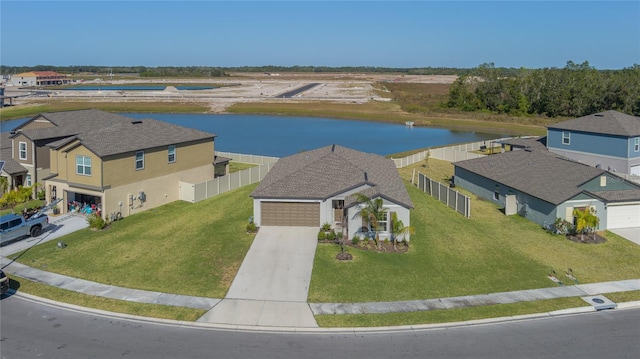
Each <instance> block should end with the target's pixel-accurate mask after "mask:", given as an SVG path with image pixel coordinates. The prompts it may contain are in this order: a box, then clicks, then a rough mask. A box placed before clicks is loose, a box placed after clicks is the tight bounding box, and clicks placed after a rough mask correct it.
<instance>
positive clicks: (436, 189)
mask: <svg viewBox="0 0 640 359" xmlns="http://www.w3.org/2000/svg"><path fill="white" fill-rule="evenodd" d="M416 185H417V187H418V188H419V189H420V190H422V191H423V192H425V193H427V194H429V195H430V196H432V197H433V198H435V199H437V200H438V201H440V202H442V203H444V204H445V205H447V207H449V208H451V209H453V210H455V211H456V212H458V213H460V214H462V215H463V216H465V217H467V218H471V198H469V197H467V196H465V195H463V194H462V193H460V192H458V191H456V190H454V189H452V188H449V186H446V185H443V184H442V183H440V182H437V181H434V180H432V179H430V178H429V177H427V176H425V175H424V174H422V173H420V172H418V182H417V183H416Z"/></svg>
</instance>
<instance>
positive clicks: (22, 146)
mask: <svg viewBox="0 0 640 359" xmlns="http://www.w3.org/2000/svg"><path fill="white" fill-rule="evenodd" d="M18 150H19V151H20V159H21V160H26V159H27V143H26V142H20V143H18Z"/></svg>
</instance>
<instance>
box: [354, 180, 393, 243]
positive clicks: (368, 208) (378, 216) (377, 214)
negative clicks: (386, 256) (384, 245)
mask: <svg viewBox="0 0 640 359" xmlns="http://www.w3.org/2000/svg"><path fill="white" fill-rule="evenodd" d="M355 196H356V200H357V201H358V203H360V204H363V207H362V209H360V213H359V215H360V217H362V218H363V219H364V220H366V221H367V223H369V226H370V227H371V230H373V233H374V238H375V241H376V245H377V246H378V249H380V235H379V233H378V229H379V228H378V224H379V221H380V220H383V219H384V216H385V214H386V212H387V208H385V207H384V201H383V200H382V198H380V197H378V198H376V199H371V198H369V197H367V196H365V195H363V194H362V193H356V194H355Z"/></svg>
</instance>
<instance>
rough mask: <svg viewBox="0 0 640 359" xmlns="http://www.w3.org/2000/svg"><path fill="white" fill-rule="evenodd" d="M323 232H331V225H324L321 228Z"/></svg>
mask: <svg viewBox="0 0 640 359" xmlns="http://www.w3.org/2000/svg"><path fill="white" fill-rule="evenodd" d="M320 230H321V231H329V230H331V224H330V223H325V224H323V225H322V227H321V228H320Z"/></svg>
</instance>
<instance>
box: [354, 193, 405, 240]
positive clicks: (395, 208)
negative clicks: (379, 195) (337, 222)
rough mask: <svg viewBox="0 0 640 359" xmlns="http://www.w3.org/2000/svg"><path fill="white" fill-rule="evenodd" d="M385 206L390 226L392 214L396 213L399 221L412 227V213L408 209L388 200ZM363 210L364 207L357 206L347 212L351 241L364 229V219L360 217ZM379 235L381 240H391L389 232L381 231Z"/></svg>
mask: <svg viewBox="0 0 640 359" xmlns="http://www.w3.org/2000/svg"><path fill="white" fill-rule="evenodd" d="M383 206H384V208H386V209H387V213H388V215H387V216H388V220H389V221H388V225H391V212H395V213H396V215H397V217H398V220H399V221H402V223H403V224H404V225H405V227H409V226H410V225H411V211H410V210H409V209H408V208H405V207H402V206H399V205H397V204H395V203H393V202H390V201H387V200H384V204H383ZM361 209H362V205H356V206H352V207H349V208H348V210H347V221H348V224H347V228H348V233H347V235H348V236H349V237H348V238H349V239H351V238H353V236H354V235H355V233H356V232H358V230H359V229H360V228H361V227H362V217H360V210H361ZM378 235H379V237H380V240H385V239H390V238H391V233H390V232H389V231H388V230H386V231H380V232H378ZM406 240H410V238H409V236H407V237H406Z"/></svg>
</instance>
